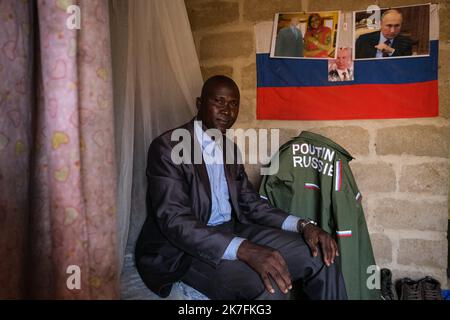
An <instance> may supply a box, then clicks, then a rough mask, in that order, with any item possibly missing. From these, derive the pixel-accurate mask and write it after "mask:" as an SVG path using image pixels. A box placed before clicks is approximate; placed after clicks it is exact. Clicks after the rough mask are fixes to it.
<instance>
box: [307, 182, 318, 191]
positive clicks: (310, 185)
mask: <svg viewBox="0 0 450 320" xmlns="http://www.w3.org/2000/svg"><path fill="white" fill-rule="evenodd" d="M305 188H307V189H319V190H320V187H319V186H318V185H317V184H314V183H305Z"/></svg>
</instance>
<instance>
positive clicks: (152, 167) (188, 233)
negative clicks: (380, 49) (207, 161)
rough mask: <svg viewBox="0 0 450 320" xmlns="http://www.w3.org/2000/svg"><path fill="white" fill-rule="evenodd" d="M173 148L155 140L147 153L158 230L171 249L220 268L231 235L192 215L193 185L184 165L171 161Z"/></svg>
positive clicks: (165, 142) (159, 140)
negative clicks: (187, 176) (177, 249)
mask: <svg viewBox="0 0 450 320" xmlns="http://www.w3.org/2000/svg"><path fill="white" fill-rule="evenodd" d="M171 151H172V147H171V146H170V144H169V143H168V142H167V141H165V140H164V139H161V138H159V139H157V140H155V141H154V142H153V143H152V144H151V146H150V148H149V152H148V164H147V178H148V188H149V191H150V192H148V194H149V197H150V201H149V202H150V203H151V212H150V214H154V215H155V220H156V223H157V225H158V226H159V229H160V230H161V232H162V233H163V235H164V236H165V237H167V239H168V240H169V241H170V242H171V243H172V245H174V246H176V247H178V248H179V249H181V250H183V251H185V252H187V253H188V254H190V255H192V256H194V257H197V258H198V259H200V260H203V261H205V262H207V263H210V264H212V265H217V264H219V262H220V260H221V258H222V256H223V254H224V252H225V250H226V248H227V246H228V244H229V243H230V242H231V240H232V239H233V238H234V236H233V235H232V234H227V233H224V232H220V231H217V230H216V229H215V228H213V227H208V226H207V225H206V224H205V223H202V222H201V221H200V220H199V219H198V218H197V217H196V215H195V214H194V213H193V212H192V206H191V201H192V200H191V197H190V190H191V187H192V186H191V185H190V184H189V182H188V180H187V179H186V177H185V173H184V171H183V166H184V165H183V164H180V165H177V164H175V163H173V162H172V160H171Z"/></svg>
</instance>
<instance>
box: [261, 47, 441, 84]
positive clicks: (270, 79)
mask: <svg viewBox="0 0 450 320" xmlns="http://www.w3.org/2000/svg"><path fill="white" fill-rule="evenodd" d="M438 51H439V41H438V40H433V41H430V55H429V56H426V57H414V58H392V59H370V60H356V61H355V65H354V67H355V72H354V73H355V81H348V82H328V76H327V71H328V61H327V60H322V59H317V60H315V59H276V58H275V59H273V58H270V57H269V54H268V53H267V54H266V53H262V54H257V55H256V63H257V70H258V72H257V85H258V87H312V86H336V85H339V86H342V85H355V84H400V83H417V82H425V81H432V80H437V77H438Z"/></svg>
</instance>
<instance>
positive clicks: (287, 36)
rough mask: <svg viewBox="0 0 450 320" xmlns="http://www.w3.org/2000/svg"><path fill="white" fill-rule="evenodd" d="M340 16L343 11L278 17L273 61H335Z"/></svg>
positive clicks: (273, 44)
mask: <svg viewBox="0 0 450 320" xmlns="http://www.w3.org/2000/svg"><path fill="white" fill-rule="evenodd" d="M339 16H340V15H339V11H323V12H290V13H277V14H276V15H275V20H274V24H273V31H272V42H271V50H270V57H271V58H313V59H329V58H334V57H335V54H336V50H335V49H336V44H337V43H338V35H339V32H338V30H339V28H338V26H339Z"/></svg>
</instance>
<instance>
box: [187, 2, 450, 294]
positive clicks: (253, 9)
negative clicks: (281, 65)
mask: <svg viewBox="0 0 450 320" xmlns="http://www.w3.org/2000/svg"><path fill="white" fill-rule="evenodd" d="M425 2H426V1H423V0H422V1H366V0H358V1H354V0H333V1H331V0H328V1H325V0H314V1H308V0H303V1H300V0H218V1H214V0H185V3H186V6H187V10H188V14H189V19H190V22H191V27H192V30H193V34H194V40H195V44H196V48H197V52H198V55H199V59H200V64H201V67H202V73H203V76H204V78H205V79H206V78H208V77H209V76H211V75H214V74H225V75H229V76H231V77H232V78H233V79H235V81H236V82H237V84H238V85H239V87H240V88H241V97H242V98H241V109H240V114H239V119H238V122H237V123H236V125H235V127H236V128H237V127H239V128H280V129H281V132H280V136H281V141H280V143H284V142H285V141H286V140H288V139H289V138H290V137H293V136H297V135H298V134H299V133H300V132H301V131H302V130H309V131H313V132H316V133H319V134H322V135H325V136H327V137H329V138H331V139H333V140H334V141H336V142H337V143H339V144H341V145H342V146H343V147H344V148H346V149H347V150H348V151H349V152H350V153H351V154H352V155H353V156H354V157H356V160H354V161H352V163H351V167H352V169H353V172H354V175H355V178H356V181H357V183H358V185H359V187H360V189H361V192H362V194H363V196H364V200H363V206H364V208H365V214H366V218H367V221H368V226H369V231H370V233H371V237H372V243H373V246H374V250H375V255H376V259H377V263H378V264H379V265H380V266H381V267H388V268H390V269H392V270H393V273H394V278H399V277H404V276H411V277H413V278H418V277H421V276H424V275H432V276H434V277H436V278H437V279H439V280H440V281H441V283H442V284H443V286H444V287H446V284H447V277H446V268H447V252H448V251H447V238H446V237H447V219H448V188H449V187H448V178H449V160H448V159H449V138H450V123H449V118H450V90H449V89H450V88H449V86H450V63H449V61H450V3H449V1H439V4H440V43H439V46H440V50H439V99H440V116H439V117H437V118H420V119H392V120H362V121H361V120H349V121H260V120H256V91H255V88H256V70H255V44H254V32H253V30H254V25H255V23H258V22H261V21H269V20H272V19H273V16H274V13H276V12H278V11H303V10H307V11H319V10H322V11H323V10H337V9H340V10H346V11H347V10H363V9H365V8H366V7H367V6H368V5H370V4H373V3H377V4H378V5H379V6H380V7H389V6H398V5H409V4H421V3H425ZM435 2H436V1H435ZM302 5H303V7H302ZM444 61H445V62H446V64H444ZM257 169H258V168H257V166H251V165H248V166H247V170H248V172H249V175H250V177H251V179H252V180H253V181H254V182H255V183H256V184H258V183H259V176H258V171H257Z"/></svg>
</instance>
